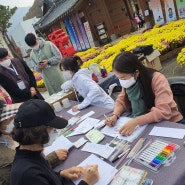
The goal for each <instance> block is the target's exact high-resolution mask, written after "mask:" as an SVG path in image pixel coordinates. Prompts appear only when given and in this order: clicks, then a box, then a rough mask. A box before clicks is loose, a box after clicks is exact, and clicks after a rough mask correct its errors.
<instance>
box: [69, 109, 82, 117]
mask: <svg viewBox="0 0 185 185" xmlns="http://www.w3.org/2000/svg"><path fill="white" fill-rule="evenodd" d="M67 112H68V113H69V114H72V115H73V116H75V115H77V114H78V113H80V111H76V112H73V111H72V109H70V110H68V111H67Z"/></svg>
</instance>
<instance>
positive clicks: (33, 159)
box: [11, 148, 87, 185]
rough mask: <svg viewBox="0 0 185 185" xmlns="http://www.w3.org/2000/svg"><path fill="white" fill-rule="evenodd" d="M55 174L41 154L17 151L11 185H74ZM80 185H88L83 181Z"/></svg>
mask: <svg viewBox="0 0 185 185" xmlns="http://www.w3.org/2000/svg"><path fill="white" fill-rule="evenodd" d="M72 184H73V183H72V182H71V181H70V180H67V179H65V178H63V177H60V175H59V173H56V172H54V171H53V170H52V169H51V168H50V167H49V165H48V163H47V161H46V160H45V159H44V157H43V156H42V154H41V152H33V151H28V150H19V149H18V148H17V149H16V154H15V158H14V162H13V166H12V171H11V185H72ZM79 185H87V183H86V182H84V181H81V182H80V183H79Z"/></svg>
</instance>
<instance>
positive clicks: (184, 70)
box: [160, 56, 185, 77]
mask: <svg viewBox="0 0 185 185" xmlns="http://www.w3.org/2000/svg"><path fill="white" fill-rule="evenodd" d="M176 59H177V56H175V57H173V58H169V59H168V60H166V61H163V62H161V65H162V70H161V71H160V72H161V73H163V74H164V75H165V76H166V77H174V76H185V66H183V67H181V66H180V65H179V64H178V63H177V61H176Z"/></svg>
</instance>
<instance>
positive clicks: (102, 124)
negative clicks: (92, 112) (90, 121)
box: [94, 120, 105, 129]
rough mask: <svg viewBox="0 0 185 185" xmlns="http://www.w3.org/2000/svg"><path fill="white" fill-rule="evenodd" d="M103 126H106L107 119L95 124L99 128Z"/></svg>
mask: <svg viewBox="0 0 185 185" xmlns="http://www.w3.org/2000/svg"><path fill="white" fill-rule="evenodd" d="M103 126H105V120H102V121H99V122H98V123H95V124H94V128H97V129H99V128H101V127H103Z"/></svg>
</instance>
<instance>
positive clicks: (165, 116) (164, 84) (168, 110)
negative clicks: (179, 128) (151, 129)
mask: <svg viewBox="0 0 185 185" xmlns="http://www.w3.org/2000/svg"><path fill="white" fill-rule="evenodd" d="M152 88H153V92H154V95H155V106H154V107H152V108H151V110H150V112H149V113H147V114H145V115H142V116H138V117H137V118H136V120H137V122H138V124H139V125H144V124H148V123H153V122H160V121H162V120H170V118H171V115H172V108H174V109H175V106H176V105H175V104H174V100H173V94H172V91H171V88H170V86H169V83H168V81H167V79H166V78H165V76H164V75H163V74H161V73H157V72H156V73H154V76H153V79H152ZM172 106H173V107H172Z"/></svg>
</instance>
